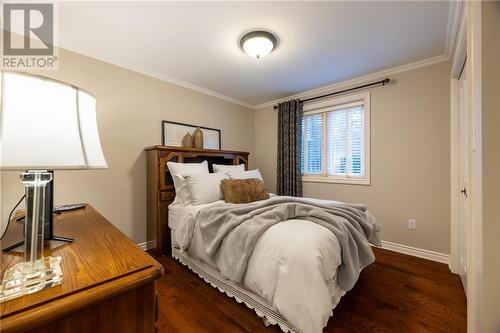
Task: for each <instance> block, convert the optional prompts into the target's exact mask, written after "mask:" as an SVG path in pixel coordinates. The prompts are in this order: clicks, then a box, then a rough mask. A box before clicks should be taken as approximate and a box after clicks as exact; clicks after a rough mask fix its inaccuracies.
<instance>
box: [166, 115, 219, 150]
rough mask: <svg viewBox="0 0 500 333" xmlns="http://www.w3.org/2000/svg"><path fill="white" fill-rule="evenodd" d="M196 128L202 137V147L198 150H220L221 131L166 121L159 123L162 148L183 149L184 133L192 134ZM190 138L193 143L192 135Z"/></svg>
mask: <svg viewBox="0 0 500 333" xmlns="http://www.w3.org/2000/svg"><path fill="white" fill-rule="evenodd" d="M196 128H199V129H200V131H201V133H202V136H203V139H202V145H201V147H200V148H203V149H216V150H220V149H221V131H220V130H219V129H215V128H209V127H203V126H195V125H190V124H183V123H176V122H173V121H167V120H163V121H162V122H161V130H162V140H161V144H162V145H163V146H170V147H184V146H183V138H184V137H185V135H186V133H194V132H195V129H196ZM192 137H193V143H194V135H192ZM195 147H196V146H195Z"/></svg>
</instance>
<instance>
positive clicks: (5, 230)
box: [0, 194, 26, 240]
mask: <svg viewBox="0 0 500 333" xmlns="http://www.w3.org/2000/svg"><path fill="white" fill-rule="evenodd" d="M25 197H26V194H23V196H22V197H21V199H19V201H18V202H17V204H16V205H15V206H14V208H12V210H11V211H10V214H9V219H8V220H7V226H6V227H5V229H4V231H3V234H2V237H0V240H1V239H3V236H5V233H6V232H7V230H8V229H9V225H10V222H11V218H12V214H14V211H15V210H16V208H17V207H18V206H19V205H20V204H21V202H22V201H23V200H24V198H25Z"/></svg>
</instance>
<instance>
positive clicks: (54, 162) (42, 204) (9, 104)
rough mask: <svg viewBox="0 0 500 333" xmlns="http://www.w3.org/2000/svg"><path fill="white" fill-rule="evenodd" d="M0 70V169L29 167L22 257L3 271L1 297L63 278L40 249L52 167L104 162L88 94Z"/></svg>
mask: <svg viewBox="0 0 500 333" xmlns="http://www.w3.org/2000/svg"><path fill="white" fill-rule="evenodd" d="M1 75H2V91H1V93H2V98H3V101H2V105H1V108H2V109H1V112H0V113H1V114H2V118H1V119H0V143H1V145H2V146H1V151H2V156H1V159H0V170H22V171H25V170H29V171H27V172H23V173H21V176H20V178H21V182H22V183H23V184H24V185H25V191H26V219H25V237H24V244H25V246H24V262H21V263H18V264H16V265H14V266H12V267H10V268H8V269H7V270H6V271H5V275H4V278H3V281H2V286H1V290H0V302H4V301H7V300H10V299H13V298H16V297H19V296H22V295H26V294H30V293H33V292H36V291H38V290H41V289H44V288H48V287H51V286H55V285H58V284H60V283H61V280H62V271H61V266H60V265H61V258H60V257H51V256H44V254H43V249H44V247H43V241H44V238H45V237H44V233H45V232H46V228H45V226H44V224H47V222H46V221H49V222H48V224H49V225H48V229H47V230H49V232H50V233H52V210H53V207H52V206H53V197H52V196H53V191H52V190H51V191H48V192H47V191H46V187H48V186H49V184H51V182H52V179H53V172H52V170H76V169H104V168H107V164H106V160H105V158H104V154H103V152H102V148H101V144H100V140H99V133H98V129H97V122H96V114H95V112H96V100H95V98H94V97H93V96H92V95H90V94H89V93H87V92H85V91H83V90H81V89H79V88H76V87H73V86H71V85H68V84H65V83H62V82H58V81H55V80H52V79H48V78H44V77H41V76H34V75H27V74H19V73H11V72H2V74H1ZM47 170H49V171H47ZM47 193H48V195H47ZM59 239H63V240H69V241H70V239H67V238H62V237H59Z"/></svg>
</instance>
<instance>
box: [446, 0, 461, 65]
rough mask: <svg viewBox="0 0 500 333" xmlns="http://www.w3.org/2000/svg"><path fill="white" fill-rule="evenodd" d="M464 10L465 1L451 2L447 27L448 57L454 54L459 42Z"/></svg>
mask: <svg viewBox="0 0 500 333" xmlns="http://www.w3.org/2000/svg"><path fill="white" fill-rule="evenodd" d="M462 11H463V1H462V0H456V1H451V2H450V10H449V12H448V25H447V28H446V42H445V53H446V55H447V56H448V57H451V56H452V55H453V52H454V51H455V45H456V42H457V34H458V29H459V26H460V17H461V14H462Z"/></svg>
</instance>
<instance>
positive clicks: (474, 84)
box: [450, 1, 484, 332]
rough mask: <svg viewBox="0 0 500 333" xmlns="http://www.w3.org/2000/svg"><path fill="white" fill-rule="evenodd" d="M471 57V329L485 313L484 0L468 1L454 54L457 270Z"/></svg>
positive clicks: (452, 223)
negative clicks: (462, 92)
mask: <svg viewBox="0 0 500 333" xmlns="http://www.w3.org/2000/svg"><path fill="white" fill-rule="evenodd" d="M465 58H466V59H467V64H466V68H465V69H464V70H466V71H467V113H468V123H469V124H468V127H469V148H470V149H469V189H468V192H469V198H470V199H469V223H468V224H469V227H468V242H467V331H469V332H480V331H481V330H482V326H483V325H482V314H483V299H484V297H483V292H484V291H483V288H482V281H483V279H484V274H483V216H482V207H483V199H482V181H483V179H482V142H481V138H482V125H481V113H482V106H481V103H482V102H481V94H482V93H481V2H480V1H465V2H463V6H462V13H461V18H460V23H459V33H458V35H457V47H456V49H455V51H454V54H453V65H452V71H451V91H450V96H451V101H450V102H451V104H450V106H451V107H450V112H451V114H450V130H451V131H450V143H451V147H450V148H451V151H450V177H451V178H450V232H451V234H450V241H451V248H450V252H451V256H450V257H451V258H450V269H451V270H452V272H455V273H458V268H459V267H460V266H459V265H458V264H459V260H460V257H459V254H460V252H459V238H458V237H459V219H458V217H459V209H460V202H459V196H458V195H457V193H459V191H460V182H459V181H460V179H459V154H458V149H459V145H458V139H459V118H458V115H459V113H458V105H459V104H458V96H459V94H458V77H459V74H460V70H459V69H458V68H459V67H460V65H461V64H463V61H464V60H465Z"/></svg>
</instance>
